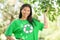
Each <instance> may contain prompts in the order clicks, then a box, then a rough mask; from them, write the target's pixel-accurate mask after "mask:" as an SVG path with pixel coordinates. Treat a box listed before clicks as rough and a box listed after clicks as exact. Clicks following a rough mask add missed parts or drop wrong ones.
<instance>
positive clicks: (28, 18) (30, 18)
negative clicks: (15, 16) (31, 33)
mask: <svg viewBox="0 0 60 40" xmlns="http://www.w3.org/2000/svg"><path fill="white" fill-rule="evenodd" d="M24 7H29V8H30V15H29V16H28V17H27V20H28V21H29V23H31V24H32V21H33V20H32V8H31V5H30V4H23V5H22V6H21V8H20V14H19V18H22V12H21V11H22V9H23V8H24Z"/></svg>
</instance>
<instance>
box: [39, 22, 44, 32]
mask: <svg viewBox="0 0 60 40" xmlns="http://www.w3.org/2000/svg"><path fill="white" fill-rule="evenodd" d="M43 28H44V24H43V23H41V22H39V30H41V31H42V30H43Z"/></svg>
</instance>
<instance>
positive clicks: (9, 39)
mask: <svg viewBox="0 0 60 40" xmlns="http://www.w3.org/2000/svg"><path fill="white" fill-rule="evenodd" d="M6 38H7V40H14V39H13V38H12V37H11V36H6Z"/></svg>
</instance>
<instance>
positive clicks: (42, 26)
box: [33, 18, 44, 31]
mask: <svg viewBox="0 0 60 40" xmlns="http://www.w3.org/2000/svg"><path fill="white" fill-rule="evenodd" d="M33 20H34V22H35V24H36V25H37V27H38V29H39V30H41V31H42V30H43V28H44V24H43V23H41V22H40V21H39V20H37V19H35V18H33Z"/></svg>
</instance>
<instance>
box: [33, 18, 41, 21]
mask: <svg viewBox="0 0 60 40" xmlns="http://www.w3.org/2000/svg"><path fill="white" fill-rule="evenodd" d="M32 20H33V21H36V22H40V21H39V20H38V19H36V18H32Z"/></svg>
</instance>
